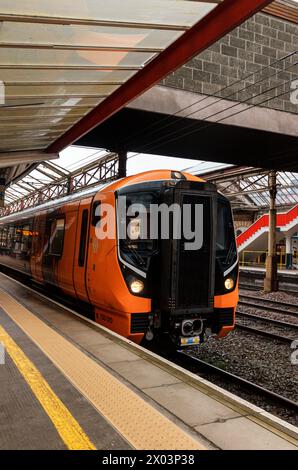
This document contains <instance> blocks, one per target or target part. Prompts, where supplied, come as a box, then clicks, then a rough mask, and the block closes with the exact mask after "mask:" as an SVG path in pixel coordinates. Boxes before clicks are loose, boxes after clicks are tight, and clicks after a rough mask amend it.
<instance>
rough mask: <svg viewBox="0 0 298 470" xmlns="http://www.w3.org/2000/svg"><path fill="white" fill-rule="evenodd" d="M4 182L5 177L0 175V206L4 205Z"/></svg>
mask: <svg viewBox="0 0 298 470" xmlns="http://www.w3.org/2000/svg"><path fill="white" fill-rule="evenodd" d="M5 184H6V180H5V178H3V177H0V207H4V198H5Z"/></svg>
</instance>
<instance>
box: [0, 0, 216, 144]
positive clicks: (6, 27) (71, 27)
mask: <svg viewBox="0 0 298 470" xmlns="http://www.w3.org/2000/svg"><path fill="white" fill-rule="evenodd" d="M217 3H219V1H217V0H214V1H210V2H209V1H207V2H204V1H186V0H185V1H183V0H150V1H148V0H137V1H136V0H126V1H125V2H123V0H109V1H108V2H107V1H106V0H76V1H75V2H73V1H71V0H63V1H61V0H51V2H48V1H40V0H29V1H28V0H27V1H26V2H25V4H24V1H23V0H14V1H13V2H11V1H10V0H1V3H0V21H2V24H1V28H0V80H2V81H3V82H4V84H5V104H4V106H1V105H0V122H1V130H0V137H1V138H0V152H4V151H18V150H31V149H46V148H47V147H49V145H50V144H51V143H53V142H54V141H55V140H56V139H57V138H58V137H60V136H61V135H63V134H64V133H65V132H66V131H67V130H68V129H69V128H71V127H72V126H73V125H74V124H75V123H77V122H78V121H80V119H81V118H82V117H83V116H85V115H86V114H88V112H90V111H91V110H92V109H94V108H95V107H96V106H97V105H99V104H100V103H101V102H102V101H103V100H104V99H105V98H107V97H108V96H110V95H111V94H112V93H113V92H114V91H115V90H117V89H118V88H119V87H121V85H123V84H124V83H125V82H126V81H127V80H129V79H130V78H131V77H132V76H133V75H135V74H136V73H137V72H138V71H139V70H141V69H143V68H144V67H145V66H146V64H148V63H149V62H150V61H151V60H152V59H154V58H155V57H157V56H158V54H160V53H161V52H162V51H164V50H165V49H166V48H167V47H168V46H169V45H170V44H172V43H173V42H174V41H176V40H177V39H178V38H179V37H180V36H181V35H183V33H184V32H185V31H186V30H188V29H190V28H191V27H192V26H193V25H194V24H196V23H197V22H199V21H200V20H201V19H202V18H203V17H205V16H206V15H207V14H208V13H210V12H211V11H212V10H213V9H214V8H215V7H216V6H217Z"/></svg>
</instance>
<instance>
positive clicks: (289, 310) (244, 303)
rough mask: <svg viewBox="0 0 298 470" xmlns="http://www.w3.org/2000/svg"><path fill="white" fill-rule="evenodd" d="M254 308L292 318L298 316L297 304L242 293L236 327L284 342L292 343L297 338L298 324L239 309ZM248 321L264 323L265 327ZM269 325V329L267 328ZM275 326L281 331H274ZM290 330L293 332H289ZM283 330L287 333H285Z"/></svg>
mask: <svg viewBox="0 0 298 470" xmlns="http://www.w3.org/2000/svg"><path fill="white" fill-rule="evenodd" d="M241 307H243V308H252V309H255V310H257V311H259V312H262V311H263V312H266V313H267V312H270V313H272V314H275V315H276V314H279V315H282V316H284V315H287V316H289V317H292V318H295V319H296V318H297V317H298V306H295V305H293V304H290V303H286V302H279V301H277V300H269V299H264V298H262V299H260V298H259V297H255V296H253V295H248V294H240V299H239V303H238V310H237V317H238V318H239V319H240V321H238V322H237V324H236V327H237V328H238V329H240V330H241V329H242V330H244V331H247V332H250V333H253V334H258V335H260V336H264V337H267V338H271V339H275V340H279V341H282V342H284V343H291V342H292V341H294V339H296V338H297V334H296V332H297V330H298V324H297V323H291V322H290V321H283V320H280V319H277V318H271V317H267V316H264V315H262V314H258V313H257V312H256V313H248V312H247V311H243V310H239V308H241ZM247 322H254V323H256V324H258V323H259V324H260V323H261V324H263V327H260V328H259V327H258V326H259V325H257V326H256V327H255V326H253V325H249V324H247ZM266 325H267V328H269V330H268V329H265V326H266ZM270 328H273V331H272V330H271V331H270ZM274 328H277V329H278V330H279V331H274ZM281 329H282V330H283V331H280V330H281ZM287 330H288V331H287ZM289 330H291V333H290V334H289ZM283 332H285V333H286V334H285V335H284V334H283Z"/></svg>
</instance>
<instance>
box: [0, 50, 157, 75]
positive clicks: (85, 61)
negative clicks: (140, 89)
mask: <svg viewBox="0 0 298 470" xmlns="http://www.w3.org/2000/svg"><path fill="white" fill-rule="evenodd" d="M154 55H155V54H152V53H148V52H125V51H88V50H80V51H77V50H61V49H55V50H51V49H44V50H42V51H39V53H38V54H37V53H36V49H34V48H30V49H23V48H14V47H12V48H4V49H3V48H1V49H0V64H3V65H5V66H6V67H11V66H15V65H16V64H17V66H18V68H29V69H30V68H31V67H32V68H34V67H41V68H58V69H59V68H61V69H67V68H76V67H79V68H81V69H85V68H87V69H88V68H90V69H97V68H98V69H99V70H100V69H101V68H102V69H104V68H109V67H115V68H117V67H119V68H120V69H121V67H122V68H124V69H125V68H133V69H134V70H135V69H136V70H138V69H140V68H141V67H142V66H144V65H145V64H146V62H149V60H150V59H152V58H153V57H154Z"/></svg>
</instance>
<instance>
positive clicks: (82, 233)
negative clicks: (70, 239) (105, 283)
mask: <svg viewBox="0 0 298 470" xmlns="http://www.w3.org/2000/svg"><path fill="white" fill-rule="evenodd" d="M91 203H92V197H90V198H87V199H83V200H82V201H81V202H80V206H79V210H78V222H77V234H76V248H75V256H74V261H73V277H74V287H75V291H76V295H77V297H78V298H79V299H80V300H83V301H85V302H89V297H88V292H87V287H86V266H87V257H88V245H89V244H88V240H89V230H90V208H91Z"/></svg>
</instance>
